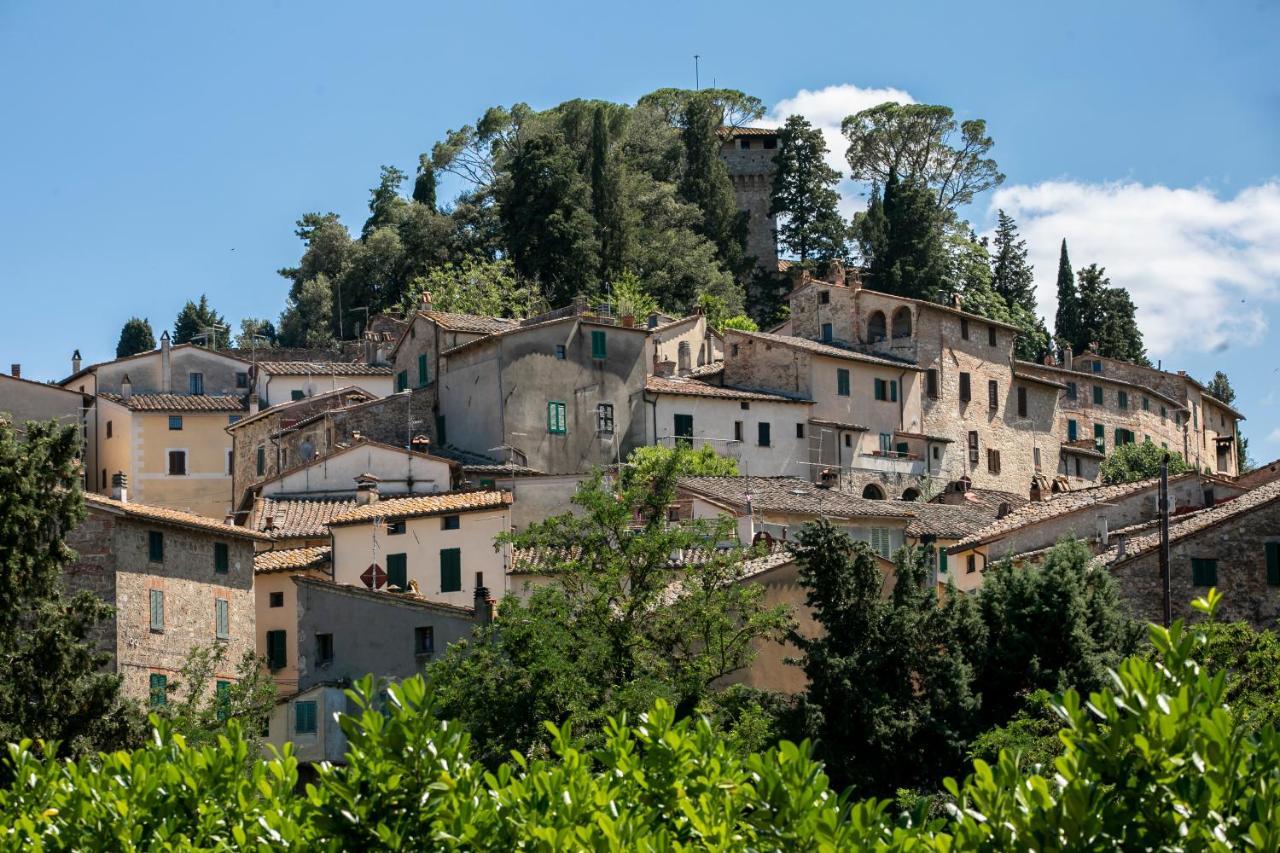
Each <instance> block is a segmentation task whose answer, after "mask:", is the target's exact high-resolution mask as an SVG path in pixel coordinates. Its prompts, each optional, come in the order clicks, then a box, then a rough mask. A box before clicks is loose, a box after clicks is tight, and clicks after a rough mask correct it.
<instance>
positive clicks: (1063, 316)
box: [1053, 237, 1081, 348]
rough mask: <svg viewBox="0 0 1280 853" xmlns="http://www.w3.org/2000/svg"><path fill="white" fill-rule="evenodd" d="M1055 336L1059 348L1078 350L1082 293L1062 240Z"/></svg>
mask: <svg viewBox="0 0 1280 853" xmlns="http://www.w3.org/2000/svg"><path fill="white" fill-rule="evenodd" d="M1053 336H1054V338H1056V339H1057V341H1058V345H1059V346H1068V345H1069V346H1071V347H1072V348H1077V347H1078V346H1079V341H1080V338H1081V334H1080V291H1079V290H1077V289H1076V276H1075V273H1074V272H1073V271H1072V269H1071V258H1070V257H1068V256H1067V240H1066V238H1065V237H1064V238H1063V239H1062V251H1061V252H1060V253H1059V254H1058V311H1057V314H1056V315H1055V316H1054V321H1053Z"/></svg>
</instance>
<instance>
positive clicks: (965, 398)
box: [960, 373, 971, 403]
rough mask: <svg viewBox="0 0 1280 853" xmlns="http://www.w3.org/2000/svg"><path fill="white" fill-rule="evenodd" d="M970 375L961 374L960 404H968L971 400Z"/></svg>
mask: <svg viewBox="0 0 1280 853" xmlns="http://www.w3.org/2000/svg"><path fill="white" fill-rule="evenodd" d="M970 396H971V395H970V389H969V374H967V373H961V374H960V402H962V403H967V402H969V400H970Z"/></svg>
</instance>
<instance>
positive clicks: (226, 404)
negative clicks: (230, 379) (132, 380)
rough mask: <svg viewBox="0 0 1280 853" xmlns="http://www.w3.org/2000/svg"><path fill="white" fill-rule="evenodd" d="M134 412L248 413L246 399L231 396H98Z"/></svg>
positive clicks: (106, 394) (107, 393)
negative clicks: (126, 397)
mask: <svg viewBox="0 0 1280 853" xmlns="http://www.w3.org/2000/svg"><path fill="white" fill-rule="evenodd" d="M98 396H99V397H101V398H102V399H104V400H110V401H111V402H113V403H118V404H119V405H121V406H124V407H125V408H127V409H129V410H130V411H133V412H244V411H248V406H247V405H246V402H245V398H244V397H235V396H232V395H229V394H226V395H219V394H211V395H204V394H133V395H131V396H130V397H129V399H127V400H126V399H125V398H124V397H122V396H121V395H119V394H112V393H109V392H105V391H104V392H103V393H101V394H99V395H98Z"/></svg>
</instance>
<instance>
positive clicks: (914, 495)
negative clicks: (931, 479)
mask: <svg viewBox="0 0 1280 853" xmlns="http://www.w3.org/2000/svg"><path fill="white" fill-rule="evenodd" d="M902 499H903V500H904V501H918V500H920V490H919V489H916V488H910V489H907V490H906V491H905V492H903V493H902Z"/></svg>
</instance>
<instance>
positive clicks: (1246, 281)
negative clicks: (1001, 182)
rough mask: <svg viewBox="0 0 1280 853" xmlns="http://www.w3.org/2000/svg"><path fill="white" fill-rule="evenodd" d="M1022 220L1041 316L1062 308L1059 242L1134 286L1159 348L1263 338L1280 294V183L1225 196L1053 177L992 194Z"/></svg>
mask: <svg viewBox="0 0 1280 853" xmlns="http://www.w3.org/2000/svg"><path fill="white" fill-rule="evenodd" d="M997 208H1003V209H1004V211H1005V212H1006V213H1008V214H1010V215H1011V216H1013V217H1014V218H1015V219H1016V220H1017V221H1018V229H1019V231H1021V233H1022V236H1023V237H1024V238H1025V239H1026V241H1027V246H1028V249H1029V250H1030V254H1031V261H1032V262H1033V263H1034V264H1035V272H1036V285H1037V295H1038V297H1039V303H1040V309H1041V313H1043V314H1045V315H1047V316H1048V317H1049V318H1050V323H1051V324H1052V317H1053V313H1054V311H1055V309H1056V304H1057V298H1056V291H1057V287H1056V281H1057V271H1058V248H1059V244H1060V243H1061V241H1062V239H1063V238H1064V237H1065V238H1066V240H1067V250H1068V252H1069V253H1070V255H1071V263H1072V266H1073V267H1075V268H1076V269H1079V268H1080V267H1083V266H1086V265H1088V264H1090V263H1095V262H1096V263H1098V264H1100V265H1101V266H1104V267H1106V270H1107V275H1108V277H1109V278H1110V279H1111V283H1112V284H1113V285H1119V286H1123V287H1125V288H1128V290H1129V293H1130V294H1131V296H1132V297H1133V301H1134V302H1135V304H1137V306H1138V322H1139V325H1140V326H1141V327H1142V330H1143V333H1144V335H1145V338H1146V343H1147V349H1148V351H1149V352H1151V353H1152V354H1153V355H1157V356H1159V355H1164V354H1168V353H1169V352H1171V351H1173V350H1174V349H1178V350H1221V349H1225V348H1227V347H1230V346H1237V345H1247V344H1251V343H1255V342H1257V341H1258V340H1259V339H1260V337H1261V336H1262V334H1263V333H1264V332H1265V331H1266V328H1267V322H1266V317H1265V315H1264V314H1263V307H1264V303H1266V302H1270V301H1275V300H1277V299H1280V183H1277V182H1269V183H1265V184H1262V185H1259V186H1254V187H1248V188H1246V189H1244V190H1241V191H1240V192H1239V193H1237V194H1236V196H1235V197H1234V198H1219V197H1218V195H1217V194H1215V193H1214V192H1212V191H1211V190H1208V189H1204V188H1196V189H1174V188H1170V187H1165V186H1159V185H1156V186H1148V185H1145V184H1137V183H1109V184H1086V183H1079V182H1075V181H1046V182H1044V183H1039V184H1034V185H1030V186H1026V185H1018V186H1006V187H1002V188H1001V189H999V190H997V191H996V193H995V195H994V196H993V198H992V200H991V213H992V218H994V212H995V210H996V209H997Z"/></svg>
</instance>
